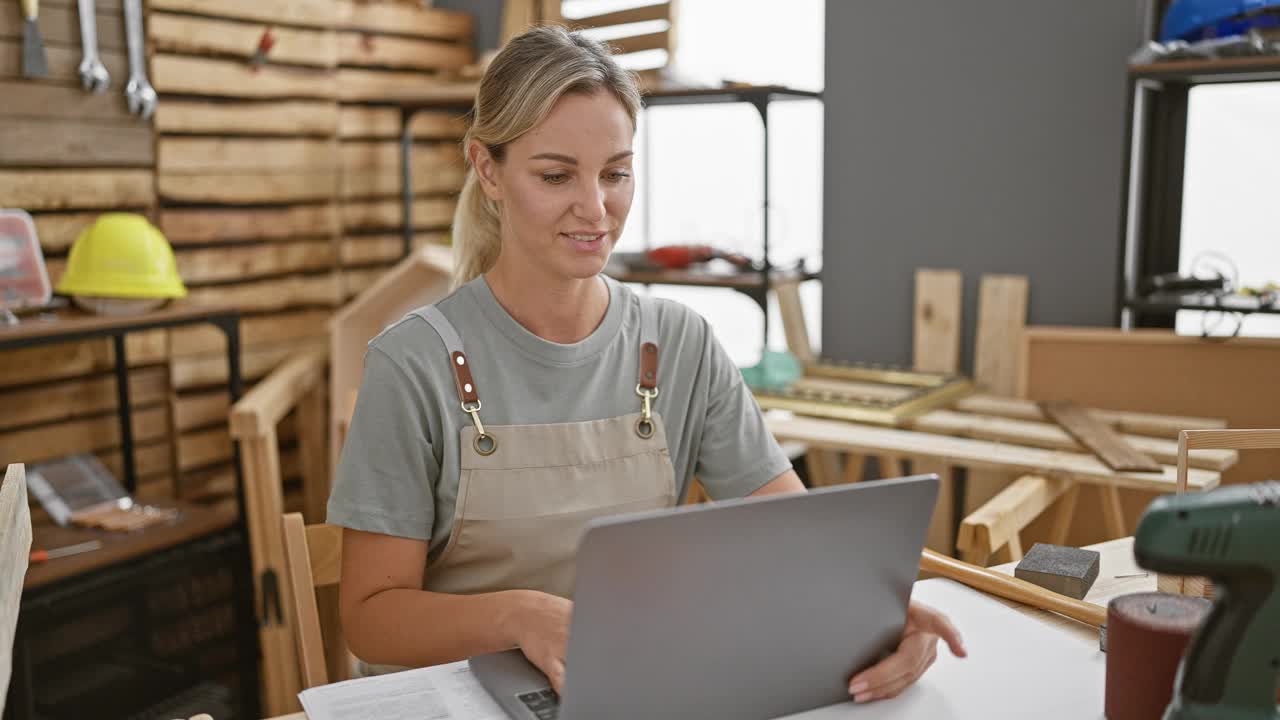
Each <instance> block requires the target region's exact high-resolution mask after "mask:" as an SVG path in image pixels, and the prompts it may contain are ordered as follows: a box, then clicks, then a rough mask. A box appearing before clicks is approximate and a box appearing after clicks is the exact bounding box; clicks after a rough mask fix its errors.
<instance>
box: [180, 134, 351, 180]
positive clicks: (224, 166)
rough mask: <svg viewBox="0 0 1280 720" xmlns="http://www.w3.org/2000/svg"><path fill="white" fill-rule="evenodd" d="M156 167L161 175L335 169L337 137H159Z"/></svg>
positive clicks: (336, 164) (336, 165)
mask: <svg viewBox="0 0 1280 720" xmlns="http://www.w3.org/2000/svg"><path fill="white" fill-rule="evenodd" d="M157 145H158V146H159V152H158V157H157V163H156V169H157V170H158V171H159V172H160V173H161V174H180V173H206V172H213V173H232V172H248V173H256V172H259V171H262V170H299V169H306V170H313V169H314V170H322V171H323V170H334V169H336V168H337V167H338V158H337V155H338V142H337V140H336V139H335V140H320V139H314V138H311V139H302V138H290V139H275V138H273V139H269V140H261V139H256V138H254V139H250V138H203V137H201V138H187V137H162V138H160V139H159V141H157Z"/></svg>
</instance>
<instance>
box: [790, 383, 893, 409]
mask: <svg viewBox="0 0 1280 720" xmlns="http://www.w3.org/2000/svg"><path fill="white" fill-rule="evenodd" d="M792 386H793V387H795V389H797V390H806V391H810V392H821V393H834V394H836V395H840V396H853V397H859V398H867V399H874V400H887V401H889V402H895V403H896V402H900V401H902V400H903V399H905V398H906V397H907V396H908V395H910V394H912V393H913V392H915V390H914V389H913V388H909V387H905V386H902V385H886V384H882V383H870V382H858V381H856V380H833V379H831V378H822V377H804V378H800V379H799V380H796V381H795V382H794V383H793V384H792Z"/></svg>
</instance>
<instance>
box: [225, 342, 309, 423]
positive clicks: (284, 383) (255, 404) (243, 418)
mask: <svg viewBox="0 0 1280 720" xmlns="http://www.w3.org/2000/svg"><path fill="white" fill-rule="evenodd" d="M328 355H329V351H328V349H327V348H319V349H312V350H307V351H299V352H297V353H295V354H293V355H290V356H289V357H288V358H287V359H286V360H285V361H284V362H282V363H281V364H280V365H279V366H277V367H276V368H275V369H273V370H272V371H271V374H270V375H268V376H267V378H266V379H264V380H263V381H262V382H260V383H258V384H257V385H256V386H255V387H254V388H253V390H251V391H250V392H248V393H246V394H245V396H244V397H242V398H240V400H239V401H238V402H237V403H236V405H235V407H234V408H233V409H232V411H231V434H232V436H233V437H235V438H238V439H241V440H244V439H247V438H250V437H255V436H263V435H265V434H266V433H267V432H268V430H274V428H275V427H276V425H277V424H279V422H280V421H281V419H282V418H284V417H285V416H286V415H288V414H289V413H290V412H292V411H293V410H294V409H295V408H296V407H297V406H298V404H299V403H300V402H301V399H302V397H303V396H304V395H306V394H307V393H309V392H311V390H312V388H314V387H316V386H317V385H319V384H320V383H322V382H323V381H324V380H325V379H326V377H327V376H326V373H325V370H326V369H327V367H328Z"/></svg>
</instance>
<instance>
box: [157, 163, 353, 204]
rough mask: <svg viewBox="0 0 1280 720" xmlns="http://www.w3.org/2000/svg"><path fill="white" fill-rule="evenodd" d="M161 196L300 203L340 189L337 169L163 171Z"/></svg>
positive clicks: (159, 181) (182, 199)
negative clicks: (257, 172) (189, 172)
mask: <svg viewBox="0 0 1280 720" xmlns="http://www.w3.org/2000/svg"><path fill="white" fill-rule="evenodd" d="M156 184H157V189H158V192H159V195H160V197H162V198H164V199H166V200H172V201H177V202H190V203H263V204H266V203H296V202H307V201H318V200H329V199H332V198H333V197H334V196H335V195H336V194H337V191H338V173H337V172H336V171H327V172H326V171H312V172H306V171H300V170H291V171H268V172H263V173H260V174H251V173H245V172H235V173H213V172H204V173H200V174H198V175H189V174H185V173H184V174H178V175H171V174H160V175H158V176H157V177H156Z"/></svg>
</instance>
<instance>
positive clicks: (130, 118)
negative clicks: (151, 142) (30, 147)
mask: <svg viewBox="0 0 1280 720" xmlns="http://www.w3.org/2000/svg"><path fill="white" fill-rule="evenodd" d="M0 97H3V98H4V103H2V104H0V118H14V117H25V118H45V119H56V120H75V121H77V122H80V123H84V124H92V125H107V124H119V125H127V126H129V127H137V128H145V127H147V124H146V123H144V122H142V121H141V120H139V119H138V118H137V116H135V115H131V114H129V108H128V105H127V104H126V103H125V99H124V95H123V94H121V93H87V92H85V91H84V90H82V89H80V87H79V86H71V85H52V84H47V83H34V82H30V81H16V80H0ZM4 127H5V133H6V136H7V134H8V132H9V130H8V128H9V125H8V123H5V125H4ZM5 144H8V143H5Z"/></svg>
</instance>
